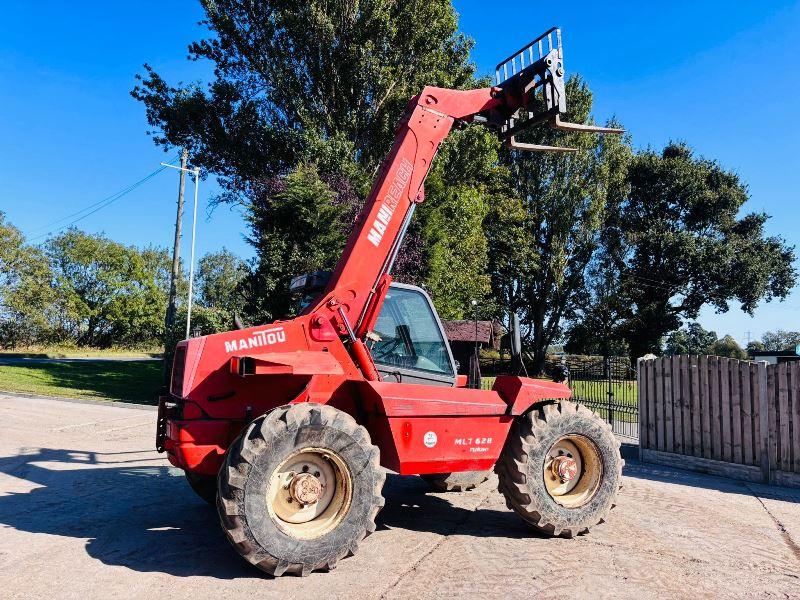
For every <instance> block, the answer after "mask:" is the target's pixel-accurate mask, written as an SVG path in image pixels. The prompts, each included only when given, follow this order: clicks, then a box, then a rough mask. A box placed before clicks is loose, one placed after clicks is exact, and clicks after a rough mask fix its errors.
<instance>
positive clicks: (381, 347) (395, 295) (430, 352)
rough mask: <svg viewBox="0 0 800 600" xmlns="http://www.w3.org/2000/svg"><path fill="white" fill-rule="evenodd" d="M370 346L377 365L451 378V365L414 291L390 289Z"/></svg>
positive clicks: (433, 319)
mask: <svg viewBox="0 0 800 600" xmlns="http://www.w3.org/2000/svg"><path fill="white" fill-rule="evenodd" d="M374 333H375V334H377V336H378V337H379V338H380V340H378V341H376V342H375V344H374V345H373V346H372V357H373V359H374V360H375V362H376V363H377V364H378V365H387V366H393V367H398V368H402V369H413V370H417V371H426V372H428V373H436V374H439V375H447V376H452V375H453V365H452V364H451V362H450V354H449V353H448V351H447V346H446V345H445V341H444V338H443V337H442V332H441V330H440V328H439V324H438V321H437V320H436V317H435V316H434V313H433V310H432V309H431V306H430V304H429V303H428V300H427V298H426V297H425V296H424V295H423V294H421V293H420V292H418V291H416V290H408V289H402V288H391V289H390V290H389V292H388V293H387V294H386V300H385V301H384V303H383V307H382V308H381V313H380V316H379V317H378V320H377V322H376V323H375V329H374Z"/></svg>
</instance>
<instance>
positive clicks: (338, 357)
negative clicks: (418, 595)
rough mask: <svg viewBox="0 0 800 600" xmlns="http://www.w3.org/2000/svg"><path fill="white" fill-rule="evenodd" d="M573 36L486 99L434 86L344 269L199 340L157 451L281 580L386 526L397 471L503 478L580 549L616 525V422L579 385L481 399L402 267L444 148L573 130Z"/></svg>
mask: <svg viewBox="0 0 800 600" xmlns="http://www.w3.org/2000/svg"><path fill="white" fill-rule="evenodd" d="M565 110H566V97H565V85H564V62H563V55H562V50H561V33H560V30H558V29H557V28H553V29H551V30H549V31H548V32H546V33H545V34H544V35H542V36H540V37H539V38H537V39H535V40H534V41H533V42H531V43H530V44H528V45H527V46H525V47H524V48H523V49H522V50H520V51H519V52H517V53H515V54H513V55H512V56H510V57H509V58H508V59H506V60H505V61H503V62H502V63H500V64H499V65H498V66H497V83H496V85H494V86H492V87H487V88H483V89H474V90H467V91H462V90H450V89H441V88H436V87H426V88H424V89H423V90H422V92H421V93H420V94H419V95H418V96H415V97H414V98H413V99H412V100H411V101H410V102H409V104H408V106H407V108H406V110H405V114H404V115H403V117H402V119H401V121H400V123H399V125H398V127H397V130H396V135H395V140H394V144H393V146H392V149H391V151H390V153H389V155H388V157H387V158H386V159H385V161H384V162H383V165H382V167H381V169H380V171H379V173H378V175H377V179H376V181H375V184H374V185H373V188H372V191H371V193H370V195H369V196H368V198H367V200H366V203H365V204H364V208H363V210H362V212H361V215H360V216H359V218H358V220H357V223H356V225H355V227H354V230H353V232H352V234H351V235H350V237H349V239H348V241H347V245H346V247H345V249H344V253H343V255H342V257H341V259H340V260H339V262H338V264H337V265H336V268H335V270H334V271H333V272H332V273H329V274H327V273H322V272H317V273H312V274H309V275H304V276H300V277H297V278H295V279H294V280H293V281H292V285H291V288H292V289H291V292H293V293H297V294H299V295H300V296H301V297H302V298H303V299H304V305H305V308H304V309H303V311H302V312H301V313H300V315H299V316H298V317H296V318H294V319H291V320H287V321H276V322H274V323H271V324H269V325H263V326H258V327H250V328H246V329H239V330H234V331H229V332H226V333H219V334H215V335H209V336H204V337H197V338H191V339H188V340H184V341H182V342H180V343H179V344H178V345H177V348H176V351H175V357H174V362H173V366H172V376H171V383H170V395H169V396H168V397H162V398H161V399H160V402H159V412H158V425H157V435H156V446H157V448H158V450H159V451H166V452H167V456H168V458H169V461H170V462H171V463H172V464H173V465H175V466H176V467H179V468H181V469H183V470H184V471H185V472H186V477H187V478H188V480H189V483H190V484H191V485H192V487H193V488H194V489H195V491H197V493H198V494H199V495H201V496H202V497H204V498H205V499H206V500H208V501H209V502H215V503H216V506H217V509H218V511H219V516H220V520H221V523H222V527H223V528H224V530H225V532H226V534H227V536H228V538H229V539H230V542H231V544H233V546H234V548H236V550H237V551H238V552H239V553H240V554H241V555H242V556H243V557H244V558H245V559H246V560H247V561H249V562H250V563H252V564H254V565H255V566H257V567H258V568H260V569H262V570H263V571H266V572H267V573H270V574H272V575H282V574H284V573H295V574H301V575H306V574H308V573H310V572H311V571H313V570H315V569H332V568H334V567H335V566H336V563H337V562H338V561H339V559H341V558H344V557H346V556H349V555H352V554H353V553H355V552H356V550H357V548H358V545H359V543H360V542H361V541H362V540H363V539H364V538H365V537H366V536H367V535H369V534H370V533H371V532H373V531H374V530H375V517H376V515H377V514H378V511H379V510H380V509H381V507H382V506H383V503H384V500H383V497H382V495H381V491H382V488H383V484H384V480H385V473H384V469H388V470H391V471H394V472H396V473H399V474H400V475H423V476H425V477H426V478H427V479H428V480H429V481H432V483H433V484H434V485H437V486H438V487H448V486H451V484H453V485H455V486H456V487H459V486H462V487H463V486H464V485H466V484H465V482H467V483H468V482H469V481H470V480H471V479H474V478H477V479H476V480H477V481H480V480H481V476H482V474H483V473H484V472H486V471H487V470H490V469H492V468H494V470H495V471H496V473H497V475H498V477H499V491H500V493H502V494H503V496H505V499H506V503H507V504H508V506H509V508H511V509H513V510H514V511H515V512H516V513H517V514H519V516H520V517H522V519H524V520H525V521H526V522H528V523H529V524H530V525H531V526H533V527H534V528H536V529H538V530H539V531H542V532H545V533H546V534H549V535H554V536H565V537H572V536H573V535H576V534H580V533H585V532H586V531H588V529H589V528H590V527H591V526H593V525H595V524H597V523H599V522H601V521H602V520H603V519H604V518H605V517H606V515H607V513H608V511H609V510H610V509H611V507H612V506H613V503H614V499H615V496H616V494H617V491H618V489H619V487H620V482H621V476H622V475H621V474H622V464H623V462H622V459H621V457H620V453H619V443H618V442H617V441H616V439H615V437H614V436H613V434H612V432H611V430H610V428H609V426H608V425H607V424H606V423H605V422H604V421H603V420H602V419H600V418H599V417H598V416H597V415H595V414H594V413H592V412H591V411H590V410H588V409H587V408H585V407H584V406H581V405H578V404H575V403H572V402H570V401H569V398H570V397H571V394H570V390H569V388H568V387H567V386H565V385H563V384H560V383H553V382H549V381H543V380H539V379H529V378H525V377H518V376H512V375H503V376H498V377H497V379H496V381H495V383H494V386H493V388H492V389H491V390H480V389H472V388H471V387H470V386H469V383H470V382H466V381H465V378H464V377H463V376H458V375H457V373H456V363H455V361H454V360H453V355H452V353H451V351H450V348H449V346H448V343H447V340H446V338H445V337H444V335H443V333H442V325H441V322H440V321H439V318H438V316H437V314H436V310H435V309H434V307H433V304H432V303H431V300H430V298H429V297H428V295H427V294H426V293H425V292H424V291H423V290H422V289H420V288H417V287H413V286H409V285H400V284H396V283H392V278H391V276H390V272H391V269H392V264H393V263H394V261H395V259H396V257H397V254H398V252H399V251H400V248H401V242H402V239H403V235H404V233H405V231H406V229H407V227H408V225H409V221H410V220H411V216H412V214H413V212H414V208H415V206H416V205H417V204H418V203H420V202H422V201H423V192H422V184H423V181H424V179H425V176H426V175H427V173H428V169H429V168H430V165H431V161H432V160H433V158H434V156H435V155H436V151H437V149H438V147H439V144H440V143H441V142H442V141H443V140H444V139H445V138H446V137H447V135H448V133H449V132H450V131H451V130H452V129H453V128H454V127H464V126H466V125H468V124H470V123H479V124H482V125H484V126H486V127H489V128H491V129H492V130H494V131H496V132H497V134H498V135H499V136H500V137H501V139H503V140H504V141H506V142H507V143H508V144H509V145H510V146H511V147H513V148H518V149H520V150H540V151H570V149H568V148H560V147H551V146H539V145H534V144H525V143H520V142H518V141H517V140H516V139H515V136H516V134H518V133H519V132H521V131H523V130H525V129H527V128H529V127H533V126H536V125H542V124H544V125H549V126H550V127H554V128H556V129H563V130H568V131H586V132H596V133H620V130H614V129H608V128H601V127H593V126H588V125H578V124H573V123H565V122H563V121H561V120H560V115H561V114H563V113H564V111H565Z"/></svg>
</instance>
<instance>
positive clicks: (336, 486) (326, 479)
mask: <svg viewBox="0 0 800 600" xmlns="http://www.w3.org/2000/svg"><path fill="white" fill-rule="evenodd" d="M352 494H353V483H352V478H351V476H350V471H349V470H348V468H347V466H346V465H345V463H344V461H343V460H342V459H341V458H340V457H339V456H337V455H336V454H335V453H334V452H332V451H330V450H328V449H325V448H304V449H303V450H300V451H298V452H295V453H294V454H292V455H290V456H288V457H287V458H286V459H285V460H284V461H283V462H282V463H281V464H280V465H279V466H278V468H276V469H275V471H274V472H273V473H272V476H271V477H270V481H269V485H268V486H267V505H268V507H269V512H270V516H271V517H272V518H273V520H274V521H275V522H276V523H277V525H278V527H279V528H280V529H282V530H283V531H284V532H285V533H287V534H289V535H291V536H293V537H295V538H298V539H314V538H318V537H321V536H323V535H325V534H326V533H328V532H329V531H331V530H332V529H334V528H335V527H336V526H337V525H338V524H339V523H340V522H341V521H342V519H343V518H344V516H345V515H346V514H347V510H348V509H349V508H350V502H351V499H352Z"/></svg>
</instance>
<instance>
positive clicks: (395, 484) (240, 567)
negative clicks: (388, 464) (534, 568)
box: [0, 448, 535, 579]
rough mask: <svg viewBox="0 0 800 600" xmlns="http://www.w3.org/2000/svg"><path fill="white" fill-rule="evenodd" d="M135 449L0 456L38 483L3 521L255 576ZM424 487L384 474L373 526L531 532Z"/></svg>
mask: <svg viewBox="0 0 800 600" xmlns="http://www.w3.org/2000/svg"><path fill="white" fill-rule="evenodd" d="M141 452H146V450H143V451H141ZM141 452H130V453H112V454H107V455H106V454H102V453H91V452H83V451H71V450H65V449H47V448H41V449H27V450H25V451H23V454H22V455H18V456H14V457H3V458H0V472H3V473H6V474H8V475H11V476H13V477H16V478H19V479H23V480H26V481H28V482H30V483H32V484H34V485H36V486H38V487H35V488H34V489H32V490H30V491H28V492H21V493H15V492H11V493H8V492H6V495H3V496H0V525H5V526H8V527H10V528H13V529H16V530H19V531H25V532H31V533H45V534H50V535H57V536H68V537H74V538H86V539H87V542H86V552H87V553H88V554H89V555H90V556H92V557H93V558H96V559H97V560H100V561H102V562H103V563H105V564H108V565H115V566H124V567H127V568H130V569H133V570H136V571H142V572H150V571H158V572H164V573H168V574H171V575H176V576H195V575H200V576H210V577H216V578H219V579H234V578H238V577H257V576H260V572H258V571H256V570H255V569H254V568H252V567H250V566H249V565H247V564H246V563H245V562H244V561H243V560H242V559H241V558H240V557H239V556H238V555H236V553H235V552H234V550H233V549H232V548H231V547H230V546H229V545H228V542H227V539H226V538H225V536H224V534H223V532H222V530H221V529H220V526H219V521H218V518H217V514H216V510H215V509H214V508H212V507H210V506H209V505H207V504H206V503H205V502H203V501H202V500H201V499H199V498H198V497H197V496H195V494H194V492H192V490H191V489H190V488H189V486H188V484H187V483H186V481H185V480H184V477H183V473H182V471H179V470H178V469H172V468H168V467H156V466H142V465H141V458H138V459H137V458H135V457H136V456H137V455H138V456H139V457H141ZM106 462H108V463H109V464H108V466H104V463H106ZM485 485H486V484H485ZM428 491H429V490H428V487H427V485H426V484H425V483H424V482H423V481H422V480H421V479H419V478H417V477H400V476H396V475H390V476H389V477H388V478H387V482H386V485H385V487H384V496H385V497H386V505H385V507H384V508H383V510H382V511H381V512H380V514H379V516H378V528H379V530H387V529H407V530H413V531H426V532H433V533H438V534H442V535H449V534H452V533H454V532H456V531H457V532H458V533H459V534H463V535H472V536H479V537H487V536H492V537H494V536H497V537H503V536H505V537H513V538H520V537H533V536H535V534H534V533H533V532H532V531H531V530H529V529H528V528H527V527H526V526H525V525H524V523H523V522H522V521H521V520H520V519H519V518H518V517H517V516H516V515H514V514H513V513H511V512H510V511H495V510H482V509H480V508H479V509H478V510H477V511H475V510H468V509H465V508H459V507H457V506H453V505H452V504H451V503H450V502H449V501H448V500H446V499H445V495H441V494H436V495H434V494H428V493H426V492H428ZM486 491H488V490H486V488H485V487H482V488H480V489H479V490H478V491H474V492H468V493H471V494H476V496H475V498H474V502H473V504H472V505H473V506H474V504H475V503H477V502H479V501H480V498H482V497H484V496H485V493H486ZM495 493H496V492H495Z"/></svg>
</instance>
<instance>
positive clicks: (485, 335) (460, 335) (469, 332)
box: [442, 321, 497, 344]
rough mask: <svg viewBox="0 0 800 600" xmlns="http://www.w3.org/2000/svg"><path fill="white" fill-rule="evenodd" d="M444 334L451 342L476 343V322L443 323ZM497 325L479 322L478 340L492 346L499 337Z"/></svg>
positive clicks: (490, 322) (489, 322)
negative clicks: (496, 330) (496, 337)
mask: <svg viewBox="0 0 800 600" xmlns="http://www.w3.org/2000/svg"><path fill="white" fill-rule="evenodd" d="M442 326H443V327H444V333H445V335H446V336H447V339H448V340H450V341H451V342H475V341H476V340H475V321H443V322H442ZM495 329H496V328H495V323H493V322H492V321H478V336H477V337H478V339H477V341H478V342H480V343H482V344H491V343H493V342H494V340H495V336H496V335H497V334H496V332H495Z"/></svg>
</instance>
